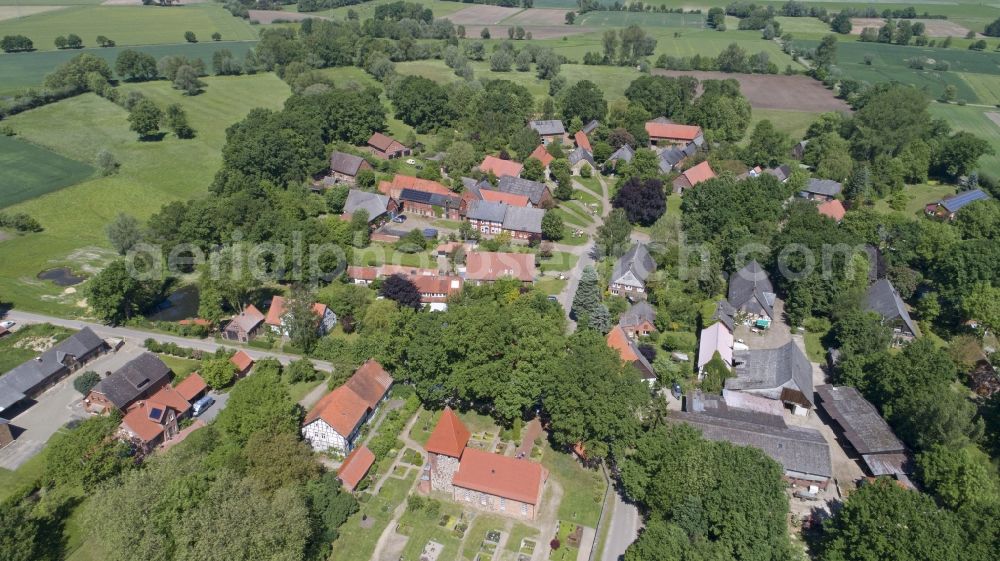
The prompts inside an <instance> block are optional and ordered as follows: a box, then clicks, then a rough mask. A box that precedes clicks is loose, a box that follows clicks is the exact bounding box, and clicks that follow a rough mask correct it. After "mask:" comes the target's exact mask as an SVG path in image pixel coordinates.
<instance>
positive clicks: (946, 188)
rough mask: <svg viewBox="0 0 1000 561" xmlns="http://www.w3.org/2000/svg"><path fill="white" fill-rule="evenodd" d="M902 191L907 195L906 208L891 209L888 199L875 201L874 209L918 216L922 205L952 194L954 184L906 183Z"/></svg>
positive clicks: (953, 192)
mask: <svg viewBox="0 0 1000 561" xmlns="http://www.w3.org/2000/svg"><path fill="white" fill-rule="evenodd" d="M904 193H906V195H907V196H908V200H907V202H906V208H905V209H903V210H902V211H897V210H893V209H892V208H891V207H890V206H889V200H888V199H881V200H879V201H876V202H875V210H877V211H879V212H884V213H886V214H894V213H895V214H903V215H905V216H906V217H908V218H913V217H914V216H919V215H920V214H921V213H922V212H923V210H924V206H926V205H928V204H930V203H935V202H937V201H940V200H941V199H943V198H945V197H947V196H948V195H954V194H955V186H954V185H942V184H938V183H935V184H925V185H908V186H906V188H905V190H904Z"/></svg>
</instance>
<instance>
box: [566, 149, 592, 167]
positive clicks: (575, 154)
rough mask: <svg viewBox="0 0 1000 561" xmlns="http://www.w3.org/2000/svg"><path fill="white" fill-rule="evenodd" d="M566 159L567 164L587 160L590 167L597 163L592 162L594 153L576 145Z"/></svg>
mask: <svg viewBox="0 0 1000 561" xmlns="http://www.w3.org/2000/svg"><path fill="white" fill-rule="evenodd" d="M566 159H567V160H568V161H569V165H571V166H575V165H576V164H578V163H580V162H581V161H587V162H588V163H590V165H591V167H595V168H596V167H597V164H596V163H594V155H593V154H591V153H590V152H589V151H588V150H587V149H585V148H582V147H577V148H576V150H573V151H572V152H570V153H569V156H567V157H566Z"/></svg>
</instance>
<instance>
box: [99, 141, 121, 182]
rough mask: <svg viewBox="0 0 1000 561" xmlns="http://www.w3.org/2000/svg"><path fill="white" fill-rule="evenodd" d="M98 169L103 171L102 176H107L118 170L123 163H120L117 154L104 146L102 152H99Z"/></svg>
mask: <svg viewBox="0 0 1000 561" xmlns="http://www.w3.org/2000/svg"><path fill="white" fill-rule="evenodd" d="M95 163H96V164H97V170H98V171H99V172H100V173H101V176H103V177H107V176H109V175H112V174H114V173H117V172H118V167H119V166H120V165H121V164H119V163H118V159H117V158H115V155H114V154H112V153H111V152H109V151H108V149H107V148H102V149H101V151H100V152H98V153H97V159H96V162H95Z"/></svg>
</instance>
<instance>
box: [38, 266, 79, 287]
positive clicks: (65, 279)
mask: <svg viewBox="0 0 1000 561" xmlns="http://www.w3.org/2000/svg"><path fill="white" fill-rule="evenodd" d="M38 278H40V279H42V280H47V281H52V282H54V283H56V284H57V285H59V286H73V285H74V284H80V283H81V282H83V279H85V278H87V277H84V276H80V275H74V274H73V271H71V270H70V269H68V268H67V267H59V268H57V269H49V270H47V271H42V272H41V273H38Z"/></svg>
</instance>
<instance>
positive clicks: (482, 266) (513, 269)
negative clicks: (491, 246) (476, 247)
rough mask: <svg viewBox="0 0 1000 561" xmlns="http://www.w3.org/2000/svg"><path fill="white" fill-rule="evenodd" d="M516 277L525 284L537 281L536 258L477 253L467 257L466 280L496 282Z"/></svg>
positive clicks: (523, 255) (512, 254)
mask: <svg viewBox="0 0 1000 561" xmlns="http://www.w3.org/2000/svg"><path fill="white" fill-rule="evenodd" d="M503 277H514V278H515V279H518V280H520V281H523V282H531V281H533V280H535V256H534V255H533V254H531V253H498V252H486V251H483V252H475V253H470V254H468V255H466V256H465V278H467V279H470V280H477V281H495V280H497V279H500V278H503Z"/></svg>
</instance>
